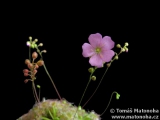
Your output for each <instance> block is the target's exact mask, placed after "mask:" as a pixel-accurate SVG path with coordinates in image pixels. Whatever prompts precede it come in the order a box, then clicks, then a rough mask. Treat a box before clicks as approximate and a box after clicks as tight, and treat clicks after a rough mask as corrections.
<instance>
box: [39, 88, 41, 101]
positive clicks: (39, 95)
mask: <svg viewBox="0 0 160 120" xmlns="http://www.w3.org/2000/svg"><path fill="white" fill-rule="evenodd" d="M40 94H41V88H39V100H41V98H40Z"/></svg>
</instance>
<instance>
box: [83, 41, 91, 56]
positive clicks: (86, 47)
mask: <svg viewBox="0 0 160 120" xmlns="http://www.w3.org/2000/svg"><path fill="white" fill-rule="evenodd" d="M82 50H83V52H82V55H83V57H90V56H92V55H93V54H94V50H93V47H92V46H91V45H90V44H88V43H84V44H83V45H82Z"/></svg>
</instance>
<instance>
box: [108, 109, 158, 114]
mask: <svg viewBox="0 0 160 120" xmlns="http://www.w3.org/2000/svg"><path fill="white" fill-rule="evenodd" d="M110 112H111V113H159V110H158V109H155V108H152V109H139V108H128V109H121V108H116V109H113V108H112V109H110Z"/></svg>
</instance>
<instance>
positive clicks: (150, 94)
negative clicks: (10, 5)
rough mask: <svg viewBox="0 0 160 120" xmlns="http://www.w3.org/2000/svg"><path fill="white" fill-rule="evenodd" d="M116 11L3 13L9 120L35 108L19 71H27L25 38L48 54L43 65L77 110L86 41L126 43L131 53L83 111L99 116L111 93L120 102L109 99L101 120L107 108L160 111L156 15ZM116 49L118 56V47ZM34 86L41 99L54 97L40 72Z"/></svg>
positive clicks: (115, 66) (83, 80)
mask: <svg viewBox="0 0 160 120" xmlns="http://www.w3.org/2000/svg"><path fill="white" fill-rule="evenodd" d="M22 8H23V7H22ZM114 9H117V8H116V7H114V8H112V9H110V10H109V11H107V10H105V8H101V9H100V10H97V9H90V10H89V11H86V10H84V9H82V8H79V9H78V10H77V9H76V7H74V8H73V9H71V8H65V9H64V8H63V9H62V8H59V9H56V8H54V9H52V7H48V9H47V10H46V9H45V8H43V7H39V8H36V7H35V8H34V9H32V10H30V8H27V9H26V10H25V12H22V11H21V9H17V10H15V11H14V12H13V11H12V10H10V11H9V12H8V13H7V14H6V13H5V17H4V18H5V19H4V22H3V23H2V26H3V27H1V28H2V34H3V33H5V34H3V35H4V39H3V40H2V42H4V43H3V44H2V45H1V46H2V47H1V49H2V51H5V52H2V56H1V57H2V58H1V59H2V60H4V61H5V64H3V63H2V67H4V69H3V73H5V74H3V75H4V77H5V78H4V77H2V78H3V79H2V80H4V79H5V82H6V83H5V84H4V86H3V84H2V85H1V86H2V88H3V89H2V92H3V95H4V98H5V100H6V101H7V106H9V107H5V108H7V110H10V111H12V112H11V113H12V114H13V118H11V119H16V118H18V117H20V116H21V115H23V114H25V113H27V112H28V110H29V109H31V108H32V106H33V105H34V97H33V94H32V89H31V83H30V82H29V83H27V84H24V80H25V77H24V76H23V72H22V70H23V69H25V68H27V67H26V65H25V64H24V60H25V59H27V58H28V47H27V46H26V41H28V37H29V36H32V37H33V38H37V39H38V40H39V42H42V43H43V44H44V46H43V47H42V49H46V50H47V53H46V54H44V60H45V63H46V66H47V68H48V70H49V72H50V74H51V76H52V78H53V79H54V82H55V84H56V87H57V89H58V90H59V93H60V94H61V97H63V98H65V99H66V100H68V101H69V102H72V103H74V104H75V105H78V102H79V100H80V98H81V96H82V93H83V91H84V88H85V86H86V84H87V82H88V77H89V73H88V68H89V67H90V65H89V63H88V60H89V59H88V58H83V56H82V45H83V43H84V42H88V36H89V35H90V34H94V33H101V34H102V36H111V38H112V40H113V41H114V42H115V44H118V43H119V44H121V45H123V44H124V43H125V42H128V43H129V47H128V48H129V52H128V53H122V54H121V55H120V56H119V60H118V61H115V62H114V63H113V64H112V66H111V68H110V69H109V71H108V72H107V74H106V76H105V78H104V80H103V82H102V84H101V86H100V88H99V89H98V91H97V93H96V94H95V96H94V97H93V98H92V99H91V101H90V102H89V103H88V104H87V105H86V106H85V109H86V110H89V111H91V110H94V111H95V112H97V113H98V114H101V113H102V112H103V110H104V109H105V107H106V106H107V104H108V101H109V99H110V96H111V93H112V92H113V91H117V92H118V93H120V95H121V97H120V99H119V100H116V99H115V95H114V96H113V99H112V102H111V104H110V106H109V108H108V110H107V111H106V113H105V114H104V116H102V118H103V119H106V118H110V117H111V114H110V112H109V109H111V108H121V109H128V108H139V109H152V108H156V109H158V108H159V105H158V101H159V98H158V87H159V83H158V79H159V78H158V77H157V75H158V74H157V73H158V72H157V71H158V69H156V68H155V67H157V66H158V62H156V60H157V59H158V54H156V52H157V51H158V50H157V48H156V45H157V43H158V42H157V41H158V38H157V37H156V36H157V35H158V32H157V30H156V29H157V28H158V27H157V25H158V24H157V23H156V20H157V19H156V18H155V17H156V14H155V13H154V12H151V11H150V10H149V9H147V8H146V9H145V10H143V9H142V10H141V11H139V10H135V9H134V8H133V9H131V10H128V9H129V7H128V8H127V9H124V10H121V11H120V10H118V9H117V10H114ZM127 10H128V11H127ZM114 50H115V51H116V52H119V49H117V48H114ZM6 66H7V67H6ZM105 68H106V67H104V68H101V69H99V70H97V71H96V73H95V75H96V76H97V80H96V81H94V82H91V84H90V85H89V88H88V90H87V92H86V94H85V96H84V99H83V101H82V104H84V103H85V101H86V100H87V99H88V98H89V96H90V95H91V94H92V92H93V91H94V89H95V88H96V86H97V85H98V83H99V80H100V78H101V76H102V75H103V73H104V71H105ZM36 83H37V84H40V85H41V88H42V89H41V96H42V97H45V98H47V99H57V98H58V96H57V94H56V92H55V90H54V88H53V86H52V84H51V83H50V81H49V78H48V76H47V75H46V73H45V71H44V69H43V67H41V68H39V70H38V73H37V80H36ZM6 101H5V102H6ZM10 117H11V116H10Z"/></svg>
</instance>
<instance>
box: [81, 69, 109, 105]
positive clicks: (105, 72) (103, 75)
mask: <svg viewBox="0 0 160 120" xmlns="http://www.w3.org/2000/svg"><path fill="white" fill-rule="evenodd" d="M108 68H109V67H107V69H106V71H105V72H104V74H103V76H102V78H101V80H100V82H99V84H98V86H97V88H96V89H95V91H94V92H93V94H92V95H91V97H90V98H89V99H88V100H87V102H86V103H85V104H84V105H83V107H84V106H85V105H86V104H87V103H88V102H89V101H90V99H91V98H92V97H93V96H94V94H95V93H96V91H97V90H98V88H99V86H100V84H101V82H102V80H103V78H104V76H105V74H106V73H107V71H108ZM83 107H82V108H83Z"/></svg>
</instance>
